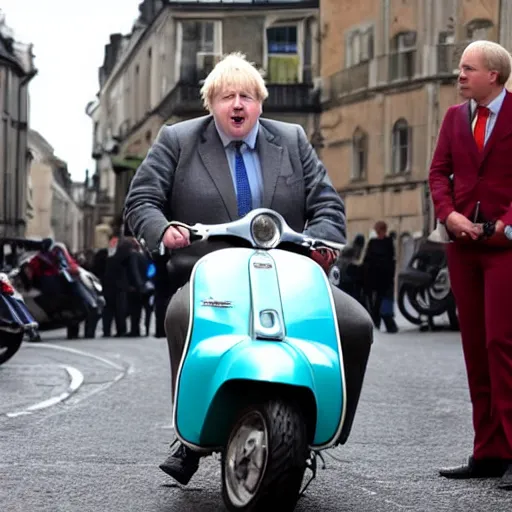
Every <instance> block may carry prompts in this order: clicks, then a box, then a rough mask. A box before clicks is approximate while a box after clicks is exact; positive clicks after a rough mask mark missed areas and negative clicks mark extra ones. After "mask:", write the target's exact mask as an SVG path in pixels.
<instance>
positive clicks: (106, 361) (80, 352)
mask: <svg viewBox="0 0 512 512" xmlns="http://www.w3.org/2000/svg"><path fill="white" fill-rule="evenodd" d="M27 347H30V348H36V349H38V348H51V349H54V350H62V351H64V352H69V353H71V354H76V355H79V356H85V357H90V358H92V359H96V360H97V361H101V362H102V363H104V364H106V365H107V366H111V367H112V368H115V369H116V370H119V371H121V372H123V373H124V372H125V368H123V367H122V366H120V365H118V364H116V363H114V362H112V361H110V360H109V359H105V358H104V357H101V356H97V355H95V354H91V353H90V352H84V351H83V350H78V349H76V348H71V347H63V346H61V345H52V344H51V343H41V344H39V343H38V344H30V345H27ZM116 357H119V354H116Z"/></svg>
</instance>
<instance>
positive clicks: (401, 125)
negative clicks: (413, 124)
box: [392, 119, 411, 174]
mask: <svg viewBox="0 0 512 512" xmlns="http://www.w3.org/2000/svg"><path fill="white" fill-rule="evenodd" d="M392 138H393V140H392V142H393V162H392V174H400V173H404V172H407V171H409V167H410V156H411V128H410V126H409V123H408V122H407V121H406V120H405V119H399V120H398V121H397V122H396V123H395V125H394V126H393V135H392Z"/></svg>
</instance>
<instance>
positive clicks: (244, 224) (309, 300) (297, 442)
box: [172, 209, 346, 511]
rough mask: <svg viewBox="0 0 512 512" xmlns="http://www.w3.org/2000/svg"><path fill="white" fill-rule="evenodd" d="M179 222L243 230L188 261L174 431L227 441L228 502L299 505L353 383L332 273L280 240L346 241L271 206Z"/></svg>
mask: <svg viewBox="0 0 512 512" xmlns="http://www.w3.org/2000/svg"><path fill="white" fill-rule="evenodd" d="M172 224H173V225H175V226H182V227H185V228H187V229H188V230H189V231H190V233H191V240H206V239H208V238H213V237H219V236H220V237H226V236H229V237H236V238H238V239H241V240H243V241H245V242H246V243H245V245H246V247H234V248H229V249H221V250H218V251H215V252H211V253H209V254H207V255H206V256H204V257H203V258H201V259H200V260H199V261H198V262H197V263H196V265H195V267H194V270H193V272H192V276H191V281H190V290H191V304H190V311H191V315H190V324H189V330H188V335H187V339H186V344H185V350H184V354H183V358H182V361H181V364H180V368H179V373H178V379H177V386H176V396H175V397H174V398H175V400H174V418H173V419H174V426H175V431H176V435H177V437H178V438H179V439H180V440H181V441H182V442H183V443H184V444H185V445H186V446H188V447H190V448H191V449H193V450H196V451H200V452H202V453H212V452H219V451H220V452H221V453H222V495H223V499H224V502H225V504H226V506H227V508H228V509H229V510H236V511H253V510H262V509H265V508H267V510H268V509H269V508H268V507H271V508H272V509H273V508H275V507H276V506H278V507H279V509H280V510H294V508H295V505H296V503H297V500H298V498H299V496H300V493H301V487H302V481H303V477H304V473H305V470H306V468H308V467H309V468H310V469H312V470H313V478H314V474H315V472H316V453H317V452H319V451H320V450H324V449H326V448H329V447H332V446H333V445H335V444H336V442H337V440H338V438H339V436H340V432H341V429H342V426H343V422H344V418H345V408H346V392H345V379H344V370H343V368H344V367H343V355H342V351H341V344H340V334H339V332H338V325H337V322H336V316H335V311H334V303H333V298H332V293H331V288H330V285H329V282H328V279H327V276H326V275H325V273H324V271H323V270H322V268H321V267H320V266H319V265H318V264H317V263H316V262H314V261H313V260H312V259H311V258H309V257H307V256H304V255H302V254H298V253H295V252H290V251H287V250H282V249H281V248H279V249H277V248H276V247H277V246H278V245H281V244H295V245H296V246H298V247H297V248H298V249H299V251H300V250H303V252H304V253H306V252H308V251H309V249H314V248H321V247H330V248H334V249H336V250H339V249H341V248H342V246H340V245H339V244H335V243H331V242H327V241H324V240H317V239H312V238H309V237H307V236H305V235H303V234H299V233H296V232H295V231H293V230H292V229H291V228H290V227H289V226H288V225H287V224H286V222H285V221H284V219H283V217H282V216H281V215H279V214H277V213H276V212H274V211H272V210H267V209H258V210H253V211H252V212H250V213H249V214H248V215H246V216H245V217H243V218H242V219H239V220H237V221H234V222H231V223H227V224H219V225H208V226H207V225H202V224H196V225H194V226H187V225H185V224H182V223H179V222H174V223H172ZM281 247H282V245H281ZM301 248H302V249H301ZM276 510H277V509H276Z"/></svg>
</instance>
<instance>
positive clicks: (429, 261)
mask: <svg viewBox="0 0 512 512" xmlns="http://www.w3.org/2000/svg"><path fill="white" fill-rule="evenodd" d="M398 308H399V310H400V312H401V313H402V315H403V316H404V317H405V318H406V319H407V320H408V321H409V322H411V323H412V324H415V325H421V324H423V323H425V319H430V320H431V319H433V318H434V317H436V316H440V315H444V314H445V313H446V314H447V315H448V319H449V322H450V327H451V328H452V329H458V318H457V313H456V307H455V299H454V297H453V293H452V291H451V287H450V276H449V273H448V267H447V262H446V253H445V248H444V244H439V243H435V242H430V241H428V240H427V241H422V242H421V244H420V246H419V248H418V250H417V251H416V252H415V253H414V255H413V256H412V258H411V261H410V262H409V264H408V266H407V268H406V269H405V270H404V271H402V272H400V274H399V275H398Z"/></svg>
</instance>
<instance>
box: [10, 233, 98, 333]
mask: <svg viewBox="0 0 512 512" xmlns="http://www.w3.org/2000/svg"><path fill="white" fill-rule="evenodd" d="M44 243H45V241H37V242H36V241H34V240H29V241H27V245H26V247H25V248H26V249H27V251H25V252H22V253H21V254H20V255H19V257H18V259H17V265H16V267H15V268H13V270H11V272H10V273H9V278H10V279H11V281H12V283H13V284H14V286H15V288H16V289H18V290H19V292H20V293H21V295H22V296H23V299H24V301H25V304H26V306H27V308H28V310H29V311H30V312H31V314H32V316H33V317H34V318H35V319H36V321H37V322H38V324H39V328H40V330H50V329H59V328H62V327H65V328H66V329H67V337H68V339H74V338H77V337H78V333H79V329H80V323H81V322H85V337H87V338H94V336H95V331H96V325H97V323H98V321H99V319H100V317H101V313H102V311H103V307H104V305H105V300H104V298H103V296H102V286H101V283H100V281H99V279H98V278H97V277H96V276H95V275H94V274H92V273H91V272H89V271H87V270H85V269H84V268H82V267H78V272H77V274H72V273H71V272H70V268H69V264H68V263H67V261H66V259H65V258H63V257H59V285H60V286H59V292H58V293H43V291H42V290H41V289H40V288H38V287H37V283H34V282H33V281H32V279H31V276H30V271H29V266H30V265H29V263H30V260H31V259H32V258H35V257H36V256H37V254H38V252H39V251H41V250H42V249H43V245H44ZM55 245H56V246H57V247H59V246H60V247H61V248H63V249H64V250H65V246H63V245H62V244H58V243H57V244H55ZM19 246H21V247H23V242H19Z"/></svg>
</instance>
